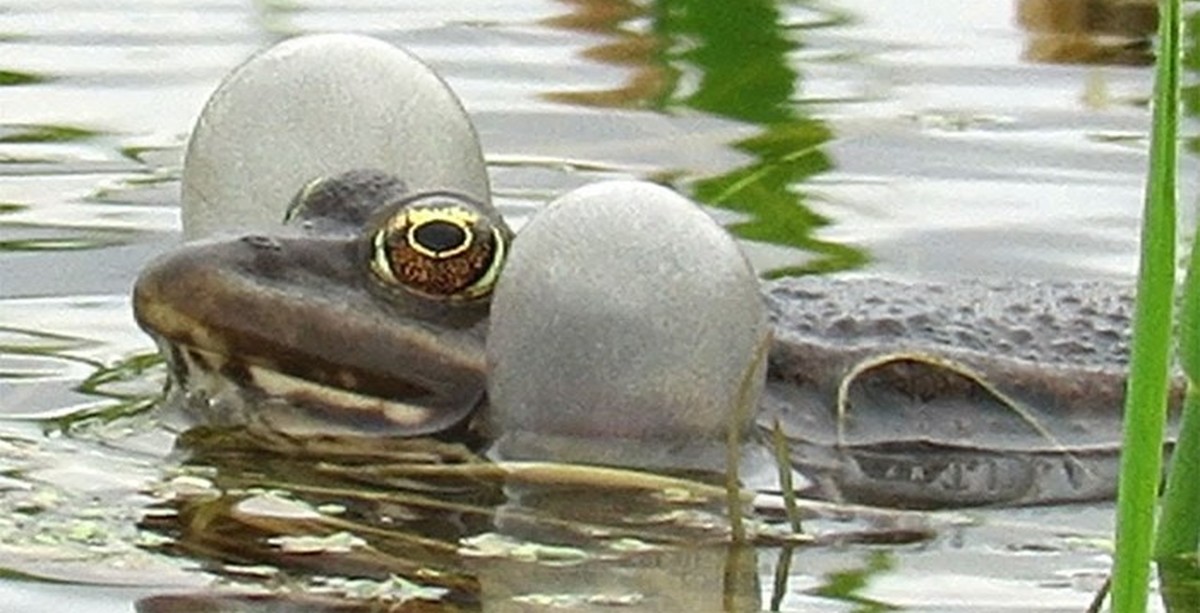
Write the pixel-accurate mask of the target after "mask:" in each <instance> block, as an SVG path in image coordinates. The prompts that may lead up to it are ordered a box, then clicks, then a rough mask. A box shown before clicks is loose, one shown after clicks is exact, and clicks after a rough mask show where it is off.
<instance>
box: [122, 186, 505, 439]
mask: <svg viewBox="0 0 1200 613" xmlns="http://www.w3.org/2000/svg"><path fill="white" fill-rule="evenodd" d="M425 205H430V206H432V207H433V208H436V209H439V210H440V209H446V208H456V207H457V208H461V209H464V210H466V211H467V212H473V213H477V214H478V215H479V217H480V219H481V222H480V225H479V227H477V228H475V230H476V231H475V232H474V233H473V234H474V238H476V239H478V240H480V241H481V242H487V241H491V242H497V241H498V242H506V241H508V240H509V238H510V236H511V233H510V232H509V230H508V229H507V227H506V226H505V225H504V223H503V221H502V220H501V219H500V218H499V216H498V215H497V214H496V213H495V211H494V210H493V209H491V207H488V206H485V205H483V204H480V203H478V202H474V201H472V200H470V199H469V198H466V197H463V196H460V195H456V194H449V193H440V192H432V193H424V194H417V195H414V194H409V193H407V191H406V190H405V188H404V185H403V183H402V182H400V181H399V180H396V179H394V178H392V177H388V176H386V175H383V174H382V173H377V172H372V171H360V172H355V173H350V174H347V175H343V176H341V177H337V178H335V179H330V180H325V181H320V182H315V183H314V184H310V185H309V186H307V187H306V188H305V189H304V190H302V191H301V193H300V194H299V195H298V196H297V198H296V200H295V201H294V202H293V204H292V206H291V207H290V209H289V214H288V222H287V226H285V227H284V228H283V230H282V231H281V232H280V233H279V234H278V235H274V236H262V235H252V236H245V237H237V238H228V239H216V240H213V241H207V242H200V243H191V244H188V245H186V246H184V247H183V248H181V249H180V250H178V251H176V252H173V253H170V254H167V255H166V256H164V257H162V258H160V259H159V260H157V261H155V262H153V263H151V265H150V266H148V267H147V268H146V270H145V271H144V272H143V273H142V275H141V276H140V278H139V279H138V282H137V285H136V287H135V291H134V313H135V316H136V318H137V320H138V323H139V324H140V325H141V326H142V328H143V329H145V330H146V331H147V332H149V333H150V334H151V336H153V337H155V339H156V340H157V341H158V342H159V343H160V346H162V347H163V348H164V354H165V355H167V356H168V358H169V360H170V362H171V366H172V374H173V376H174V377H175V378H176V379H177V382H178V383H179V385H178V388H179V389H181V390H188V391H189V392H191V393H193V395H194V396H197V397H193V398H191V399H190V402H187V403H186V404H188V405H189V406H190V410H191V412H192V413H193V416H192V417H193V419H194V420H195V421H200V422H205V423H216V424H217V425H238V424H242V423H253V422H254V421H255V419H256V416H255V415H254V410H253V409H252V408H251V407H250V406H248V405H251V404H254V403H255V402H256V401H259V400H262V399H264V398H268V397H270V398H276V399H277V398H280V397H282V398H283V399H284V400H286V402H288V403H290V404H292V405H295V406H298V407H301V408H303V409H304V410H305V412H306V413H308V414H309V415H310V416H314V419H315V420H316V424H313V425H312V428H313V429H314V430H317V431H328V430H329V429H330V428H326V427H324V426H331V427H332V431H337V432H358V433H364V432H369V433H374V434H377V435H403V436H411V435H419V434H428V433H432V432H438V431H441V430H445V429H447V428H450V427H452V426H454V425H455V424H457V423H459V422H461V421H463V420H464V418H466V416H468V415H469V414H470V413H471V412H472V411H474V409H475V408H476V407H478V406H479V404H480V403H481V402H482V397H483V390H484V375H483V370H484V353H483V332H484V329H485V324H486V322H485V318H486V315H487V294H486V293H484V294H482V295H471V296H466V295H465V293H460V294H455V293H451V294H443V295H431V294H429V293H428V292H427V291H425V290H428V289H429V288H428V287H427V286H425V287H424V288H423V289H421V288H418V289H413V288H411V287H407V286H405V285H404V283H403V281H401V280H397V279H395V278H386V276H385V275H381V273H380V272H379V271H378V270H377V268H378V266H380V265H381V266H384V267H386V266H388V263H387V262H383V261H382V260H380V261H377V257H376V255H377V254H376V250H377V248H379V247H380V246H381V245H380V243H386V242H387V241H388V240H389V239H388V238H386V237H390V236H391V233H390V230H387V229H388V228H391V227H392V226H394V225H395V223H394V221H393V220H394V219H396V218H398V217H399V216H400V215H402V214H404V213H405V212H408V211H411V210H412V209H413V207H414V206H425ZM431 227H432V228H436V225H434V226H429V225H428V224H427V225H426V226H424V228H425V230H426V231H425V232H420V231H418V232H414V234H415V235H417V236H422V235H428V234H429V233H430V232H428V230H429V228H431ZM418 230H420V228H418ZM385 231H386V232H387V233H385V235H384V237H381V236H380V233H381V232H385ZM401 234H404V233H403V232H402V233H401ZM434 234H435V235H436V234H437V232H434ZM444 234H445V233H442V237H443V238H444ZM460 238H462V237H461V236H460ZM397 240H399V239H397ZM441 246H442V247H444V246H445V245H441ZM434 247H435V248H436V247H438V245H434ZM387 248H388V249H391V248H392V247H391V246H389V247H387ZM494 248H495V245H494V244H493V245H492V246H491V249H494ZM485 251H486V249H485ZM390 253H393V254H394V253H396V250H393V251H391V252H390ZM397 257H399V256H397ZM384 259H385V260H386V258H384ZM447 261H449V258H448V259H447ZM381 262H382V263H381ZM426 273H428V271H427V270H417V271H416V272H415V273H413V274H415V275H417V276H420V277H421V278H422V279H427V278H429V275H428V274H426ZM484 274H486V271H484V272H479V271H472V272H469V273H468V274H467V275H466V279H465V282H466V285H470V283H472V282H477V281H479V280H480V279H481V278H482V277H483V275H484ZM439 287H440V286H439ZM451 289H452V290H453V289H454V288H451ZM221 381H229V382H231V383H232V386H233V389H236V391H235V392H230V390H227V389H224V388H221V387H220V385H219V384H217V383H214V382H221ZM206 386H207V389H206Z"/></svg>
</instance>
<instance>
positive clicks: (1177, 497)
mask: <svg viewBox="0 0 1200 613" xmlns="http://www.w3.org/2000/svg"><path fill="white" fill-rule="evenodd" d="M1179 50H1180V0H1161V1H1160V3H1159V53H1158V58H1157V61H1156V71H1155V85H1154V107H1153V120H1152V127H1151V134H1150V167H1149V171H1148V176H1147V188H1146V204H1145V210H1144V217H1143V222H1142V246H1141V263H1140V266H1139V270H1138V285H1137V302H1136V307H1135V313H1134V324H1133V347H1132V352H1131V356H1130V376H1129V383H1128V387H1127V393H1126V404H1125V424H1124V440H1123V446H1122V449H1123V453H1122V456H1121V475H1120V485H1119V492H1118V502H1117V534H1116V552H1115V557H1114V561H1113V576H1112V595H1111V606H1112V610H1114V611H1121V612H1122V613H1139V612H1141V611H1145V610H1146V601H1147V595H1148V591H1149V582H1150V561H1151V559H1152V557H1153V558H1154V559H1158V560H1163V559H1165V558H1166V557H1173V556H1174V555H1175V554H1177V553H1179V552H1180V551H1191V552H1192V553H1194V552H1195V550H1196V545H1197V542H1196V536H1197V534H1196V532H1195V530H1196V528H1197V520H1198V519H1200V518H1198V517H1197V514H1200V508H1198V507H1196V506H1194V505H1192V506H1190V508H1187V507H1184V506H1182V505H1183V504H1184V503H1185V502H1186V497H1189V496H1191V497H1194V496H1196V495H1197V492H1196V491H1195V489H1196V488H1195V484H1186V483H1184V482H1183V474H1182V471H1185V470H1189V468H1188V461H1187V458H1188V456H1189V454H1188V453H1187V450H1185V449H1178V450H1177V452H1176V461H1175V466H1174V472H1177V473H1178V474H1177V475H1176V476H1173V477H1171V478H1170V482H1171V483H1172V484H1173V485H1174V487H1169V488H1168V490H1169V491H1168V495H1167V497H1166V502H1165V503H1164V509H1165V510H1164V512H1163V516H1162V519H1163V521H1162V522H1161V525H1160V526H1159V528H1158V537H1157V545H1156V546H1157V551H1155V550H1154V549H1153V548H1152V546H1154V545H1155V542H1154V531H1155V511H1156V509H1157V498H1158V489H1159V482H1160V478H1161V474H1162V445H1163V438H1164V435H1163V433H1164V429H1165V424H1166V416H1167V411H1166V408H1167V400H1168V395H1169V392H1170V385H1171V380H1170V375H1171V349H1172V336H1171V330H1172V322H1173V310H1174V309H1173V307H1174V298H1173V293H1174V287H1175V236H1176V234H1175V208H1176V207H1175V204H1176V169H1177V168H1176V167H1177V159H1176V158H1177V155H1176V154H1177V148H1178V137H1177V135H1178V123H1179V64H1180V62H1179ZM1193 253H1195V249H1193ZM1193 278H1194V275H1189V279H1193ZM1196 283H1197V282H1195V281H1189V286H1190V287H1189V291H1190V292H1191V295H1190V296H1189V299H1187V300H1185V303H1184V309H1183V312H1184V313H1185V317H1188V318H1189V319H1196V318H1197V317H1198V316H1187V315H1186V314H1187V313H1188V311H1189V310H1191V311H1194V310H1195V308H1194V305H1196V304H1198V302H1197V299H1196V292H1197V291H1200V290H1198V287H1197V286H1196ZM1185 323H1187V322H1185ZM1194 334H1195V332H1192V333H1186V332H1185V333H1184V334H1183V335H1182V336H1181V340H1183V341H1185V345H1191V346H1193V347H1194V346H1195V343H1194V339H1195V336H1194ZM1197 349H1200V348H1197ZM1182 353H1183V354H1184V355H1183V361H1184V362H1185V366H1193V367H1194V366H1200V360H1198V359H1196V358H1197V357H1200V356H1197V355H1191V356H1188V355H1187V354H1188V353H1191V354H1196V353H1197V351H1195V350H1193V351H1190V352H1189V351H1186V347H1185V351H1183V352H1182ZM1186 370H1187V372H1188V373H1189V374H1188V380H1189V384H1188V385H1189V388H1191V387H1192V384H1191V381H1194V380H1196V379H1195V377H1194V375H1193V374H1192V373H1198V372H1200V369H1194V368H1187V369H1186ZM1188 395H1189V396H1194V394H1192V393H1190V392H1189V394H1188ZM1192 404H1194V403H1192ZM1193 412H1194V411H1193ZM1188 421H1190V422H1192V423H1191V424H1190V426H1191V429H1192V430H1195V429H1196V428H1197V427H1200V423H1197V420H1196V419H1192V420H1188ZM1188 426H1189V424H1185V428H1187V427H1188ZM1196 435H1197V433H1196V432H1191V433H1187V432H1185V433H1184V434H1182V435H1181V437H1182V438H1184V440H1185V442H1186V441H1187V440H1188V439H1194V438H1195V437H1196ZM1197 442H1200V441H1197ZM1194 459H1195V457H1194V455H1193V460H1194ZM1191 479H1192V480H1194V479H1195V475H1194V474H1193V475H1191Z"/></svg>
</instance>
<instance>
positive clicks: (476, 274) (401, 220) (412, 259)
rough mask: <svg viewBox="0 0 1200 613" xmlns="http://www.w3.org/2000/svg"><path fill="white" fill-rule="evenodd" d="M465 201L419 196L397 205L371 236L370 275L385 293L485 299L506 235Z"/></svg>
mask: <svg viewBox="0 0 1200 613" xmlns="http://www.w3.org/2000/svg"><path fill="white" fill-rule="evenodd" d="M480 210H481V209H480V205H478V204H477V203H474V202H472V201H471V200H469V199H468V198H466V197H463V196H459V195H456V194H450V193H445V192H435V193H428V194H419V195H416V196H413V197H412V198H409V199H408V200H406V201H404V202H402V203H398V205H397V208H396V209H395V211H394V212H393V213H392V214H390V215H389V216H387V217H386V218H385V219H384V221H383V223H382V224H381V225H380V226H379V227H378V229H376V230H375V231H374V232H373V233H372V234H371V250H370V253H371V272H372V273H373V274H374V275H375V277H376V278H377V279H378V280H380V281H381V282H383V283H384V284H385V285H387V286H389V287H400V288H404V289H405V290H407V291H409V292H412V293H414V294H417V295H419V296H423V297H426V298H431V299H438V300H450V301H466V300H474V299H477V298H481V297H483V296H487V295H488V294H490V293H491V291H492V287H493V286H494V285H495V283H496V278H497V276H498V275H499V272H500V268H501V266H502V265H503V262H504V257H505V252H506V251H507V244H506V243H507V240H508V236H507V233H506V232H505V231H504V230H503V229H502V228H500V227H498V226H496V225H495V224H493V223H492V222H491V221H490V220H489V219H488V217H487V216H486V215H484V214H482V213H481V212H480Z"/></svg>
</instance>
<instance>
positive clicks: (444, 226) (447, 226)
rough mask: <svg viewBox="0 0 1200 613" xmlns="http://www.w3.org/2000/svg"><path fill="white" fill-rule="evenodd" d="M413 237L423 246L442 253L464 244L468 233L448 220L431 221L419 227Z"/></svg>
mask: <svg viewBox="0 0 1200 613" xmlns="http://www.w3.org/2000/svg"><path fill="white" fill-rule="evenodd" d="M413 238H415V239H416V241H417V243H419V244H420V245H421V246H422V247H424V248H426V249H428V250H430V251H432V252H434V253H441V252H443V251H449V250H451V249H455V248H457V247H460V246H462V244H463V241H465V240H467V233H466V232H463V229H462V228H460V227H458V226H456V225H454V224H452V223H450V222H448V221H431V222H428V223H426V224H422V225H421V227H419V228H417V230H416V232H413Z"/></svg>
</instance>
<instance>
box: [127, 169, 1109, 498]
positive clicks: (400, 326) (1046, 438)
mask: <svg viewBox="0 0 1200 613" xmlns="http://www.w3.org/2000/svg"><path fill="white" fill-rule="evenodd" d="M430 198H432V199H434V200H436V201H438V202H440V203H442V204H446V203H450V204H457V205H460V206H462V207H464V208H466V209H468V210H470V211H475V212H478V213H479V214H480V215H481V216H482V218H483V220H484V222H486V224H485V228H484V229H483V230H482V231H480V232H476V234H479V235H486V234H489V233H490V232H491V229H495V237H497V240H498V241H499V242H506V241H507V240H508V239H509V237H510V234H509V232H508V230H507V228H506V227H505V226H504V225H503V221H502V220H500V218H499V216H498V215H497V214H496V213H495V211H494V210H492V209H490V207H486V206H484V205H482V204H479V203H475V202H471V201H470V200H469V199H466V198H463V197H461V196H456V195H454V194H432V195H422V196H420V197H417V198H415V200H416V201H421V200H423V199H425V200H428V199H430ZM412 201H414V197H413V195H411V194H408V193H407V192H406V191H405V189H404V186H403V184H402V183H401V182H400V181H398V180H396V179H394V178H391V177H388V176H386V175H383V174H381V173H376V172H369V171H362V172H356V173H350V174H348V175H343V176H341V177H338V178H336V179H332V180H326V181H319V182H315V183H314V184H311V185H310V186H308V187H306V188H305V189H304V190H302V191H301V193H300V194H299V195H297V197H296V200H295V201H294V202H293V205H292V207H291V208H290V209H289V213H288V218H289V219H288V222H287V226H285V228H284V230H283V231H281V232H280V233H279V234H278V235H275V236H257V235H256V236H247V237H240V238H231V239H218V240H215V241H209V242H204V243H194V244H190V245H188V246H185V247H184V248H182V249H181V250H179V251H177V252H175V253H172V254H169V255H167V256H165V257H163V258H161V259H160V260H158V261H156V262H155V263H153V264H152V265H151V266H150V267H148V268H147V270H146V271H145V272H144V273H143V275H142V277H141V278H140V279H139V281H138V284H137V288H136V291H135V313H136V315H137V318H138V322H139V323H140V325H141V326H142V327H143V328H144V329H146V330H147V331H148V332H149V333H150V334H151V335H152V336H154V337H155V338H156V339H157V340H158V341H159V343H160V345H161V346H162V347H163V348H164V353H165V354H166V355H167V356H168V357H169V359H170V361H171V364H172V368H173V375H174V376H175V377H176V379H177V380H178V381H177V383H178V385H177V386H176V388H177V389H179V390H187V391H188V392H189V393H190V394H191V398H190V399H191V402H190V403H185V404H189V406H191V412H192V418H193V420H194V421H199V422H203V423H215V424H218V425H239V424H245V423H255V422H256V421H257V420H259V418H260V413H261V414H270V411H263V410H261V409H260V405H262V404H264V403H265V404H266V405H267V406H268V407H269V406H270V405H271V403H279V402H281V401H283V402H285V403H286V404H287V405H289V406H290V407H300V408H302V409H304V412H305V413H306V414H307V416H308V417H306V419H307V420H309V421H308V422H305V423H306V424H307V425H306V426H305V427H308V428H310V429H311V430H312V431H314V432H322V433H327V432H346V433H355V434H370V435H385V436H388V435H396V436H411V435H422V434H430V433H436V432H441V431H445V430H447V429H450V428H452V427H455V426H457V425H461V424H462V423H463V422H464V421H466V420H468V419H469V417H470V416H471V415H473V414H475V413H476V412H477V409H479V408H480V407H481V406H482V405H483V404H484V399H483V395H484V392H483V390H484V387H485V385H484V382H485V360H484V351H483V341H484V339H483V334H484V331H485V329H486V317H487V310H488V295H487V291H486V290H487V288H484V290H483V291H482V293H477V294H476V295H470V296H466V294H465V293H464V292H462V291H459V293H458V294H457V295H455V294H451V295H440V296H431V295H428V294H427V293H426V290H428V289H429V288H430V287H433V286H431V285H429V284H428V283H426V284H425V285H419V287H424V288H425V290H421V289H416V290H414V288H413V287H406V286H405V284H404V283H403V282H399V283H397V282H395V280H394V279H393V280H390V281H389V280H387V279H384V278H382V277H386V275H382V277H381V274H379V272H378V270H377V268H378V267H379V266H385V267H386V266H387V265H388V264H387V262H392V263H393V264H397V263H399V264H397V265H402V264H403V262H407V261H408V260H405V259H404V258H403V257H400V256H396V257H394V258H391V259H388V258H384V259H383V260H380V259H379V258H378V257H377V250H378V249H379V248H380V246H381V245H383V244H384V243H387V242H388V240H393V239H395V237H394V236H393V237H392V238H391V239H386V240H385V239H383V238H380V234H379V233H380V232H381V231H382V229H384V228H387V227H390V226H389V224H391V223H392V222H390V221H389V220H392V219H394V218H396V216H397V214H398V212H399V211H401V210H403V209H405V208H406V207H409V206H411V205H412ZM393 225H394V224H393ZM423 230H424V231H423V232H419V233H417V235H419V236H424V237H425V240H427V241H430V242H431V244H432V245H431V246H433V247H439V248H440V247H446V246H448V245H450V244H451V243H455V242H456V241H458V240H461V238H462V237H461V236H460V234H459V233H458V232H457V231H456V230H454V229H453V228H449V227H447V226H444V225H443V226H428V227H424V228H423ZM396 240H399V239H396ZM388 244H390V243H388ZM500 256H501V257H502V256H503V253H502V252H501V254H500ZM381 262H384V263H383V264H381ZM483 274H484V273H483V272H480V271H478V270H476V271H475V272H474V273H467V274H466V277H467V281H468V282H470V281H476V282H477V281H479V280H480V278H481V277H482V276H483ZM417 276H419V277H421V279H426V277H424V276H421V274H420V273H419V274H418V275H417ZM426 280H427V279H426ZM468 284H469V283H468ZM434 286H438V287H440V286H439V285H438V284H436V283H435V284H434ZM452 289H453V288H452ZM461 289H462V288H459V290H461ZM476 290H478V288H476ZM454 291H458V290H454ZM763 292H764V296H765V299H766V303H767V306H768V311H769V314H770V319H771V322H772V324H773V327H774V341H773V346H772V349H771V353H770V357H769V369H768V385H767V389H766V392H765V395H764V399H763V402H762V405H761V411H760V416H759V423H760V425H762V426H763V427H766V428H769V427H771V425H772V424H773V423H774V420H775V418H779V420H780V422H781V424H782V427H783V430H784V432H785V433H786V434H787V436H788V438H789V439H790V440H791V441H792V442H793V451H792V460H793V462H794V463H795V464H796V465H798V466H800V467H801V468H803V469H805V470H806V471H809V472H812V473H813V474H815V475H816V477H817V484H818V491H817V492H816V493H818V494H819V495H824V496H827V497H832V498H846V499H851V500H859V501H867V502H875V503H880V504H890V505H896V506H946V505H963V504H995V503H1007V504H1012V503H1038V502H1052V501H1058V500H1075V499H1091V498H1103V497H1107V496H1109V495H1111V490H1112V483H1111V481H1112V480H1111V478H1110V477H1109V475H1108V464H1107V463H1108V462H1109V461H1110V460H1112V459H1113V458H1115V444H1116V441H1117V438H1118V437H1117V433H1116V429H1115V427H1116V424H1118V423H1119V408H1120V406H1121V398H1122V395H1123V389H1124V387H1123V386H1124V372H1123V370H1124V365H1125V361H1126V352H1127V343H1128V329H1129V315H1130V312H1131V306H1130V301H1129V294H1128V291H1127V288H1123V287H1119V286H1116V285H1113V284H1107V283H1097V282H1091V283H1089V282H1065V283H1049V282H1016V281H1013V282H996V283H986V282H977V281H968V282H961V283H954V284H947V285H942V284H932V283H929V284H913V283H901V282H894V281H886V280H880V279H850V280H838V279H829V278H805V279H792V280H784V281H777V282H769V283H766V284H765V285H764V287H763ZM889 356H890V357H889ZM913 356H917V357H916V358H914V357H913ZM964 372H966V373H968V374H967V375H964V374H963V373H964ZM214 381H217V382H219V383H218V384H214V383H213V382H214ZM197 390H199V392H197ZM231 390H234V391H231ZM214 399H215V400H217V401H214ZM222 405H229V406H224V407H223V406H222ZM839 405H840V406H841V408H840V409H839V408H838V407H839ZM230 406H231V407H232V408H229V407H230ZM1014 406H1017V407H1019V408H1020V410H1019V411H1017V410H1014V409H1013V407H1014ZM1022 411H1023V412H1022ZM266 422H267V423H265V424H264V425H265V426H266V427H276V425H277V423H276V422H273V421H271V420H270V419H267V420H266ZM310 422H311V423H310ZM301 429H303V428H301Z"/></svg>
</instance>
